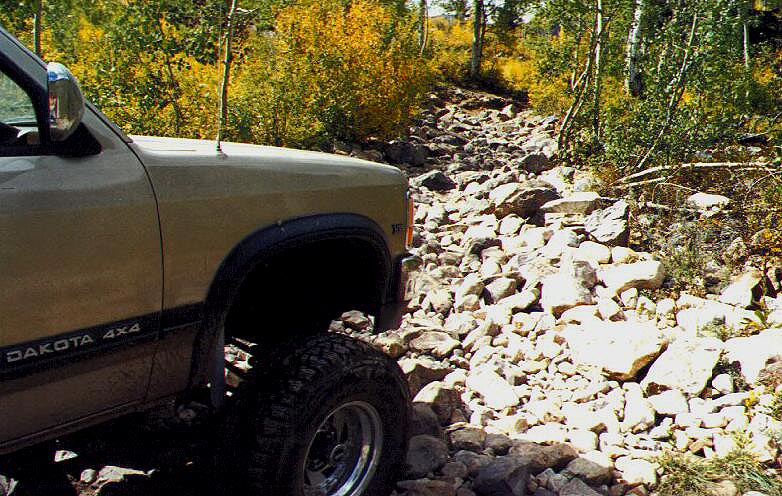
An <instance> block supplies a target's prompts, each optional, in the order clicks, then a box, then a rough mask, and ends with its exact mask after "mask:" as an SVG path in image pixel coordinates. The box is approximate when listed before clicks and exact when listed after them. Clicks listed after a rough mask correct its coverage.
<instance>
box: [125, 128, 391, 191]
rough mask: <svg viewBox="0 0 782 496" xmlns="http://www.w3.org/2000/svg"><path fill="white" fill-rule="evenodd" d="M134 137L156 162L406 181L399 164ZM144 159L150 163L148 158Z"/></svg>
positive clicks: (142, 151)
mask: <svg viewBox="0 0 782 496" xmlns="http://www.w3.org/2000/svg"><path fill="white" fill-rule="evenodd" d="M131 139H132V140H133V143H132V145H131V146H133V147H134V148H135V149H136V151H137V152H138V153H140V154H141V155H143V156H146V157H147V158H148V159H152V162H153V163H154V162H156V161H157V160H155V159H164V160H165V161H167V162H168V164H169V165H171V164H174V163H179V164H182V165H184V164H187V165H198V164H204V165H215V164H223V165H228V166H250V167H252V166H271V167H275V166H280V165H285V166H290V167H297V168H301V169H305V170H306V169H310V167H308V166H316V167H318V168H319V169H321V170H320V172H321V173H323V172H326V171H327V170H334V168H340V169H344V172H349V173H350V174H351V175H355V174H358V175H359V176H365V175H367V174H369V175H371V176H375V177H376V176H378V175H381V176H382V175H389V176H393V177H394V178H395V179H396V181H399V180H400V179H401V180H403V179H402V174H401V172H400V171H399V169H397V168H396V167H392V166H389V165H383V164H378V163H375V162H370V161H367V160H361V159H358V158H353V157H346V156H341V155H335V154H330V153H322V152H312V151H305V150H295V149H292V148H280V147H271V146H260V145H251V144H245V143H230V142H223V143H222V144H221V148H222V152H218V151H217V143H216V142H215V141H208V140H196V139H184V138H166V137H157V136H131ZM144 162H145V163H147V161H146V160H144ZM301 172H303V170H301Z"/></svg>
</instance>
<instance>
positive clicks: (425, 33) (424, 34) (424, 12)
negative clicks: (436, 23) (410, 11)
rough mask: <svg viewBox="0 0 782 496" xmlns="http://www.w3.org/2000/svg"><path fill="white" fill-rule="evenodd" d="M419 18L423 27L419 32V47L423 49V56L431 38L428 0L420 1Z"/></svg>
mask: <svg viewBox="0 0 782 496" xmlns="http://www.w3.org/2000/svg"><path fill="white" fill-rule="evenodd" d="M418 10H419V17H420V18H421V25H420V26H419V31H418V46H420V47H421V54H422V55H423V53H424V51H425V50H426V43H427V41H428V40H427V38H428V37H429V10H428V8H427V5H426V0H420V4H419V5H418Z"/></svg>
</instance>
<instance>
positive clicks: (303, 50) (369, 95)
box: [232, 0, 430, 146]
mask: <svg viewBox="0 0 782 496" xmlns="http://www.w3.org/2000/svg"><path fill="white" fill-rule="evenodd" d="M415 29H416V27H415V23H414V21H413V19H408V18H405V17H399V16H397V15H395V13H394V12H393V11H392V10H391V9H390V8H388V7H385V6H383V5H382V4H380V3H379V2H377V1H374V0H356V1H353V2H351V3H350V4H349V5H348V6H347V7H344V6H343V3H342V2H340V1H338V0H326V1H311V2H305V3H301V4H299V5H295V6H292V7H289V8H286V9H283V10H282V11H281V12H280V14H279V15H278V17H277V21H276V25H275V32H274V34H259V35H256V36H254V37H253V38H251V40H250V41H249V52H250V53H251V54H254V55H255V56H248V57H245V58H244V60H243V61H242V63H241V64H239V65H238V68H237V70H236V74H235V79H234V83H235V85H234V86H233V94H234V97H233V98H234V102H235V107H234V108H233V111H232V112H233V116H232V125H233V126H234V128H235V130H236V133H238V136H239V137H240V138H242V139H246V140H250V141H254V142H261V143H272V144H276V145H304V146H313V145H316V144H317V143H318V142H319V141H322V140H324V139H326V138H330V139H340V140H351V141H352V140H362V139H365V138H367V137H370V136H379V137H387V136H391V135H394V134H395V133H397V132H398V131H400V129H401V126H403V125H404V124H405V123H406V122H407V121H408V119H409V118H410V117H411V116H412V115H413V113H414V112H415V110H416V107H417V105H418V104H419V102H420V101H421V97H422V96H423V93H424V91H425V90H426V89H428V87H429V83H430V73H429V68H428V66H427V64H425V63H424V62H423V60H422V59H421V57H420V56H419V48H418V46H417V41H416V34H415ZM258 54H262V56H258Z"/></svg>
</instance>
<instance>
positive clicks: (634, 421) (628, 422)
mask: <svg viewBox="0 0 782 496" xmlns="http://www.w3.org/2000/svg"><path fill="white" fill-rule="evenodd" d="M624 387H625V389H626V390H627V392H626V393H625V414H624V419H623V420H622V430H624V431H627V432H641V431H645V430H647V429H649V428H650V427H651V426H653V425H654V420H655V417H654V408H653V407H652V404H651V402H649V400H647V399H646V398H644V395H643V391H641V386H639V385H638V384H636V383H634V382H629V383H626V384H625V385H624Z"/></svg>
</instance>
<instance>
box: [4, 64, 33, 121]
mask: <svg viewBox="0 0 782 496" xmlns="http://www.w3.org/2000/svg"><path fill="white" fill-rule="evenodd" d="M0 122H2V123H4V124H9V125H17V126H18V125H33V126H34V125H35V108H33V104H32V102H31V101H30V97H29V96H27V93H25V92H24V90H22V88H20V87H19V85H17V84H16V83H15V82H14V81H13V80H12V79H11V78H9V77H8V76H6V75H5V74H3V73H0Z"/></svg>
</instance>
